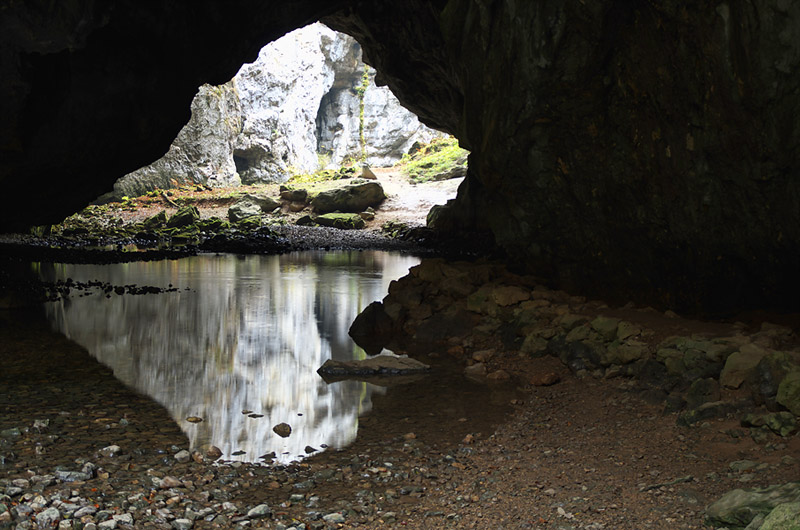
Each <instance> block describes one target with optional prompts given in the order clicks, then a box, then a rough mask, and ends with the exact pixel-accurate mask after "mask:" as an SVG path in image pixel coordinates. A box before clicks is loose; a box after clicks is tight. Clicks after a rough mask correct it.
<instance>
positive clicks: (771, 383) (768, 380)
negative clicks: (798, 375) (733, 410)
mask: <svg viewBox="0 0 800 530" xmlns="http://www.w3.org/2000/svg"><path fill="white" fill-rule="evenodd" d="M795 369H800V354H798V353H797V352H773V353H769V354H767V355H766V356H765V357H764V358H763V359H761V361H759V363H758V365H757V366H756V368H755V370H753V372H752V374H751V376H750V378H749V379H748V383H749V385H750V388H751V389H752V394H753V399H754V401H755V402H756V404H758V405H762V404H763V405H766V407H767V408H768V409H769V410H773V411H774V410H778V408H779V405H778V403H777V401H776V398H777V395H778V385H779V384H780V382H781V381H783V379H784V378H785V377H786V376H787V375H788V374H789V373H790V372H792V371H794V370H795Z"/></svg>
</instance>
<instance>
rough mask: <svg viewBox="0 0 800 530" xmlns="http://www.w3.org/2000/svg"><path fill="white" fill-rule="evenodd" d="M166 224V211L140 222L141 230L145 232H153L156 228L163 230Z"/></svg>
mask: <svg viewBox="0 0 800 530" xmlns="http://www.w3.org/2000/svg"><path fill="white" fill-rule="evenodd" d="M166 224H167V211H166V210H161V211H160V212H158V213H157V214H155V215H152V216H150V217H148V218H147V219H145V220H144V221H142V228H144V229H145V230H155V229H156V228H163V227H164V226H166Z"/></svg>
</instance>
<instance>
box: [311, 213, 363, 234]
mask: <svg viewBox="0 0 800 530" xmlns="http://www.w3.org/2000/svg"><path fill="white" fill-rule="evenodd" d="M314 222H315V223H317V224H318V225H320V226H330V227H332V228H339V229H341V230H360V229H362V228H364V227H365V226H367V223H366V221H364V219H363V218H362V217H361V216H360V215H359V214H357V213H338V212H337V213H326V214H323V215H318V216H317V217H315V218H314Z"/></svg>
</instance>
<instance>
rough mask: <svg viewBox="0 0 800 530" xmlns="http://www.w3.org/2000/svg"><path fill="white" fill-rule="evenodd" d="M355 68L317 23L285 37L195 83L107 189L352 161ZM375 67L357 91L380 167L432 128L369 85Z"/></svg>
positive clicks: (355, 54)
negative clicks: (235, 68)
mask: <svg viewBox="0 0 800 530" xmlns="http://www.w3.org/2000/svg"><path fill="white" fill-rule="evenodd" d="M364 68H369V67H367V66H366V65H365V64H364V63H363V62H362V61H361V46H360V45H359V44H358V43H357V42H356V41H355V40H354V39H353V38H352V37H349V36H347V35H344V34H342V33H337V32H335V31H333V30H331V29H329V28H328V27H326V26H324V25H322V24H319V23H316V24H311V25H309V26H306V27H304V28H301V29H298V30H295V31H293V32H291V33H289V34H287V35H285V36H284V37H283V38H281V39H279V40H277V41H275V42H272V43H270V44H269V45H267V46H265V47H264V48H263V49H262V50H261V52H260V53H259V55H258V58H257V59H256V61H254V62H253V63H248V64H245V65H243V66H242V68H241V69H240V70H239V72H238V73H237V74H236V76H235V77H234V78H233V79H232V80H231V81H229V82H228V83H225V84H224V85H220V86H218V87H212V86H208V85H204V86H203V87H201V88H200V90H199V91H198V94H197V96H196V97H195V99H194V101H193V103H192V118H191V120H190V121H189V123H188V124H186V126H185V127H184V128H183V129H182V130H181V132H180V133H179V134H178V136H177V137H176V139H175V141H174V142H173V144H172V146H171V147H170V149H169V151H168V152H167V153H166V154H165V155H164V157H162V158H161V159H159V160H157V161H156V162H154V163H153V164H151V165H150V166H147V167H144V168H142V169H139V170H137V171H134V172H133V173H130V174H128V175H126V176H124V177H123V178H121V179H120V180H118V181H117V183H116V184H115V186H114V193H113V195H115V196H116V197H117V198H119V197H122V196H124V195H130V196H134V195H139V194H141V193H144V192H146V191H148V190H152V189H154V188H169V187H173V186H175V185H176V184H183V183H197V184H204V185H208V186H211V187H222V186H236V185H239V184H240V183H244V184H253V183H258V182H285V181H286V180H288V178H289V177H290V175H291V174H292V173H293V172H313V171H316V170H317V169H319V166H320V160H323V161H324V164H323V165H326V166H337V167H338V166H339V165H341V164H342V162H344V161H346V160H347V159H348V158H351V159H353V160H358V159H360V157H361V143H360V134H359V125H360V121H361V99H360V97H359V95H358V90H357V89H358V88H359V86H360V85H361V83H362V75H363V72H364ZM375 73H376V72H375V70H373V69H369V85H368V87H367V89H366V90H365V91H364V117H363V120H364V121H363V123H364V138H365V142H366V154H367V158H366V162H367V164H369V165H372V166H387V165H392V164H394V163H395V162H397V161H398V160H399V159H400V158H401V157H402V155H403V154H404V153H406V152H408V150H409V148H410V147H411V145H413V144H414V142H417V141H420V142H428V141H430V140H431V139H432V138H434V137H435V136H438V135H441V134H442V133H439V132H437V131H434V130H432V129H428V128H427V127H425V126H423V125H422V124H420V122H419V120H418V119H417V117H416V116H415V115H414V114H412V113H410V112H409V111H407V110H406V109H404V108H403V107H402V106H401V105H400V103H399V102H398V101H397V99H396V98H395V97H394V96H393V95H392V93H391V92H390V91H389V89H388V88H385V87H379V86H377V85H376V84H375ZM318 153H319V154H322V155H323V156H319V154H318Z"/></svg>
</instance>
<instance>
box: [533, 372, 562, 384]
mask: <svg viewBox="0 0 800 530" xmlns="http://www.w3.org/2000/svg"><path fill="white" fill-rule="evenodd" d="M559 382H561V376H560V375H558V374H557V373H555V372H543V373H539V374H533V375H532V376H531V378H530V384H532V385H533V386H552V385H555V384H556V383H559Z"/></svg>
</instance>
